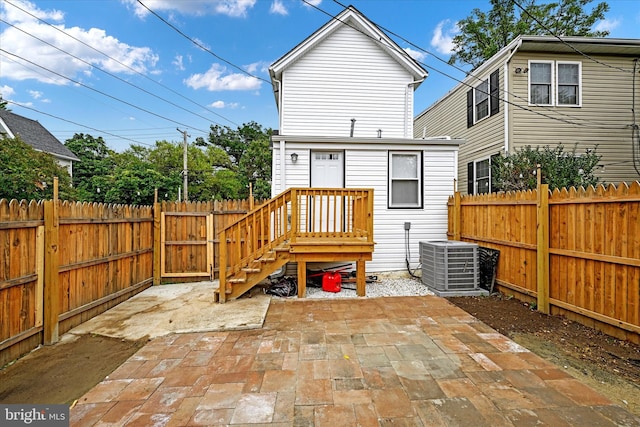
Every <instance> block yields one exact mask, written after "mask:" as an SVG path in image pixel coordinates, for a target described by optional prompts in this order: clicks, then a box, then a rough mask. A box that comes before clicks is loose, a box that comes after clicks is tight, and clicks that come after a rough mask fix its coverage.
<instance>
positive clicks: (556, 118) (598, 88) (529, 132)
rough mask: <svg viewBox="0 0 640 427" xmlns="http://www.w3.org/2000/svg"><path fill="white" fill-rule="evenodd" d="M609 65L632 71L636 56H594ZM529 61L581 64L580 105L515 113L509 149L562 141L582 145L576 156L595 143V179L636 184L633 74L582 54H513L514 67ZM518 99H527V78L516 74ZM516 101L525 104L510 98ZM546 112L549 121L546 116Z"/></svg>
mask: <svg viewBox="0 0 640 427" xmlns="http://www.w3.org/2000/svg"><path fill="white" fill-rule="evenodd" d="M592 57H594V59H597V60H599V61H601V62H604V63H606V64H609V65H612V66H615V67H619V68H623V69H627V70H629V71H631V70H632V69H633V58H621V57H614V56H595V55H593V56H592ZM529 60H551V61H576V62H578V61H579V62H581V63H582V106H581V107H559V106H555V107H542V106H540V107H538V106H527V108H529V109H530V110H531V111H527V110H524V109H521V108H512V109H511V117H512V119H511V123H512V127H511V135H510V139H511V141H512V144H511V147H512V149H513V148H516V147H523V146H525V145H531V146H534V147H535V146H545V145H549V146H556V145H557V144H559V143H562V144H563V145H564V146H565V149H566V150H570V149H572V148H573V146H574V145H575V144H578V148H577V149H578V152H584V151H585V149H587V148H594V147H595V146H596V145H597V152H598V153H599V154H600V155H601V156H602V160H601V162H600V164H602V165H606V167H605V168H604V170H603V169H601V168H600V169H598V171H597V175H598V176H599V177H600V178H601V179H602V180H604V181H605V182H607V183H614V184H618V183H620V182H622V181H633V180H638V179H640V176H638V174H637V173H636V172H635V170H634V169H633V162H632V161H631V160H632V157H633V153H632V145H631V128H630V125H631V124H632V122H633V116H632V111H631V108H632V104H633V99H634V97H633V90H632V88H633V81H632V74H631V73H630V72H626V73H625V72H622V71H620V70H617V69H614V68H610V67H607V66H604V65H601V64H598V63H596V62H594V61H592V60H589V59H588V58H585V57H583V56H581V55H578V54H564V55H558V54H541V53H526V52H521V53H518V54H516V55H515V56H514V58H513V64H512V66H511V67H510V68H511V70H513V69H514V68H515V67H523V68H524V67H528V63H529ZM511 81H512V83H513V86H512V88H513V89H512V91H513V94H514V95H518V96H520V97H521V98H523V99H525V100H527V99H528V79H527V76H526V74H520V75H516V74H514V75H513V77H512V79H511ZM512 99H513V100H514V102H517V103H518V104H524V105H527V104H526V102H525V101H522V100H521V99H517V98H515V97H512ZM635 102H636V111H637V112H636V115H637V117H638V118H640V112H639V110H640V78H638V77H636V93H635ZM536 113H542V114H545V115H547V116H550V117H544V116H542V115H540V114H536Z"/></svg>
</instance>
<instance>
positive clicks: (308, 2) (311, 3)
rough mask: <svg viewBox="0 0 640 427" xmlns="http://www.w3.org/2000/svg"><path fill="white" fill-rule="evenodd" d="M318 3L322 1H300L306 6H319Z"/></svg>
mask: <svg viewBox="0 0 640 427" xmlns="http://www.w3.org/2000/svg"><path fill="white" fill-rule="evenodd" d="M320 3H322V0H307V1H306V2H302V4H304V5H305V6H307V7H311V6H320Z"/></svg>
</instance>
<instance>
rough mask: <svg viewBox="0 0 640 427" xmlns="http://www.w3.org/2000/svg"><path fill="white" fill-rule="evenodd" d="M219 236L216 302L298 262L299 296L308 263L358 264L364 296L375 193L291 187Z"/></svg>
mask: <svg viewBox="0 0 640 427" xmlns="http://www.w3.org/2000/svg"><path fill="white" fill-rule="evenodd" d="M218 238H219V242H220V251H219V265H220V276H219V278H220V286H219V288H218V290H216V291H215V296H214V300H215V301H216V302H221V303H223V302H225V301H227V300H232V299H236V298H238V297H240V296H241V295H243V294H244V293H245V292H247V291H249V290H250V289H252V288H253V287H254V286H256V285H257V284H259V283H260V282H262V281H263V280H265V279H266V278H267V277H269V276H270V275H271V274H273V273H275V272H276V271H278V270H279V269H281V268H283V267H284V266H285V265H286V264H287V263H288V262H290V261H295V262H297V263H298V282H299V285H298V296H304V292H305V282H306V262H314V261H315V262H331V261H344V260H353V261H356V262H357V263H358V264H357V266H358V268H357V270H358V274H357V277H358V278H360V279H361V282H362V283H361V285H362V293H364V261H367V260H371V254H372V253H373V247H374V242H373V190H371V189H347V188H332V189H317V188H291V189H289V190H287V191H285V192H284V193H281V194H280V195H278V196H277V197H275V198H273V199H271V200H269V201H268V202H266V203H264V204H263V205H261V206H259V207H257V208H256V209H254V210H252V211H251V212H249V213H248V214H247V215H245V216H244V217H242V218H240V219H239V220H238V221H236V222H235V223H233V224H231V225H229V226H227V227H226V228H224V229H223V230H222V231H220V233H219V234H218ZM223 290H224V292H223ZM359 294H360V293H359Z"/></svg>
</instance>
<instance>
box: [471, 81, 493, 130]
mask: <svg viewBox="0 0 640 427" xmlns="http://www.w3.org/2000/svg"><path fill="white" fill-rule="evenodd" d="M499 112H500V70H496V71H494V72H493V73H491V74H490V75H489V77H488V78H487V79H486V80H482V81H481V82H480V84H479V85H477V86H476V87H473V88H471V89H469V90H468V91H467V127H468V128H470V127H471V126H473V125H475V124H476V123H477V122H479V121H480V120H483V119H485V118H487V117H489V116H493V115H495V114H498V113H499Z"/></svg>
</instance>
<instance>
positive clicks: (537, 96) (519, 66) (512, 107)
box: [414, 36, 640, 194]
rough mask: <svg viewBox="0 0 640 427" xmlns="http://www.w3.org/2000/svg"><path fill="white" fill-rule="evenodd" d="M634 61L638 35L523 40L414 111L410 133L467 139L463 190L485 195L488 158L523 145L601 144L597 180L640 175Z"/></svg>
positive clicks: (639, 81) (461, 167)
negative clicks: (442, 95) (436, 98)
mask: <svg viewBox="0 0 640 427" xmlns="http://www.w3.org/2000/svg"><path fill="white" fill-rule="evenodd" d="M638 58H640V40H638V39H606V38H600V39H599V38H590V37H564V38H563V39H562V41H561V40H559V39H558V38H556V37H550V36H520V37H518V38H516V39H515V40H514V41H513V42H511V43H510V44H509V45H508V46H506V47H505V48H503V49H502V50H500V51H499V52H498V53H497V54H496V55H494V56H493V57H491V58H490V59H488V60H487V61H486V62H485V63H484V64H482V65H481V66H480V67H478V69H476V70H474V71H473V73H472V75H469V76H468V77H467V78H465V79H464V81H463V82H462V83H461V84H458V85H457V86H456V87H455V88H453V89H452V90H451V91H450V92H449V93H447V94H446V95H445V96H444V97H443V98H441V99H440V100H438V101H437V102H436V103H434V104H433V105H432V106H430V107H429V108H427V109H426V110H424V111H423V112H422V113H420V114H419V115H418V116H417V117H416V118H415V121H414V136H415V137H422V136H425V137H429V136H435V135H450V136H452V137H456V138H462V139H464V140H466V144H464V145H462V146H461V147H460V153H459V158H458V182H459V190H460V191H462V192H463V193H470V194H478V193H486V192H490V191H491V188H492V181H491V167H490V163H491V157H492V156H494V155H497V154H503V153H513V152H514V150H515V149H517V148H520V147H523V146H526V145H531V146H532V147H536V146H540V147H542V146H545V145H549V146H551V147H555V146H556V145H557V144H559V143H562V144H563V145H564V146H565V150H570V149H572V148H573V147H574V145H575V144H578V152H584V151H585V149H588V148H593V147H594V146H596V145H597V147H598V148H597V153H598V154H600V155H601V156H602V159H601V162H600V165H601V167H599V168H598V170H597V171H596V175H597V176H598V177H600V178H601V180H603V181H604V182H607V183H614V184H618V183H620V182H623V181H624V182H632V181H635V180H638V179H640V175H639V174H638V172H637V170H640V156H639V155H638V154H639V153H640V136H639V134H640V132H639V130H638V127H637V126H638V124H640V74H639V73H640V64H639V63H638V61H639V60H638ZM634 88H635V93H634ZM634 111H635V113H634ZM634 127H635V129H634ZM634 153H635V154H634ZM634 161H635V167H634ZM636 168H637V169H636Z"/></svg>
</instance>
